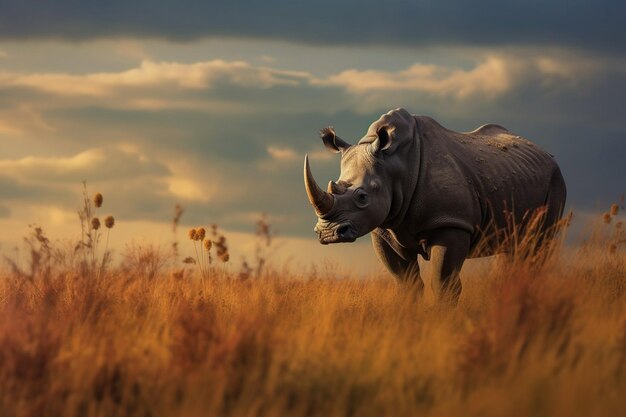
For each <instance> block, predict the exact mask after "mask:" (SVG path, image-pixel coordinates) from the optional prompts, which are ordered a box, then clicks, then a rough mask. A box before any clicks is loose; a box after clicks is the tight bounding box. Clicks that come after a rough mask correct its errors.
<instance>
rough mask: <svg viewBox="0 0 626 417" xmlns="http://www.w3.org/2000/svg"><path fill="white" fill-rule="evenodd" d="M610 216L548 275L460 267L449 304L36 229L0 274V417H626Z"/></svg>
mask: <svg viewBox="0 0 626 417" xmlns="http://www.w3.org/2000/svg"><path fill="white" fill-rule="evenodd" d="M607 216H608V217H607ZM607 216H605V217H604V219H602V218H600V219H599V220H598V222H597V223H598V224H596V225H595V226H594V230H593V233H591V234H590V235H589V236H588V238H587V240H586V241H585V242H581V243H580V244H579V245H578V246H576V247H573V248H569V249H567V250H561V251H558V252H557V253H555V254H554V255H553V256H552V257H551V258H550V259H549V260H548V261H547V262H546V263H545V265H544V266H543V267H541V268H540V267H538V266H536V265H534V264H532V263H531V262H528V261H521V260H516V261H515V262H513V263H509V262H502V261H501V260H497V259H496V260H493V259H492V260H489V261H487V263H486V264H485V265H484V266H483V267H481V268H468V269H467V270H464V271H463V273H462V280H463V283H464V289H463V293H462V296H461V301H460V303H459V305H458V306H457V307H456V308H449V307H445V306H440V305H436V304H434V303H433V301H432V296H428V295H429V294H427V297H426V299H425V300H424V301H420V302H418V301H416V300H415V298H414V297H413V295H412V293H411V291H409V290H407V289H406V288H403V287H401V286H398V285H397V284H396V283H395V282H394V281H393V280H392V279H391V278H390V277H388V276H380V277H378V276H371V277H369V278H367V279H362V278H359V277H356V276H349V275H348V276H344V275H340V276H338V275H337V273H336V271H335V270H333V269H332V268H317V269H313V268H311V269H307V270H303V271H294V270H291V271H290V270H287V269H286V268H284V267H283V266H281V265H271V264H269V265H268V266H267V267H265V268H263V270H262V272H261V273H260V274H258V275H257V274H255V273H249V274H247V275H249V276H248V277H247V278H245V279H242V277H241V276H240V271H239V268H238V267H235V266H234V261H233V260H231V261H230V263H232V264H233V266H232V267H225V266H224V265H225V264H224V263H222V262H221V261H220V260H219V259H218V257H214V259H213V263H212V264H211V265H210V266H208V265H206V266H207V269H206V271H205V272H206V273H205V274H204V275H203V274H201V273H200V269H199V265H198V264H195V265H193V264H185V266H184V269H181V266H183V264H181V263H180V260H179V261H178V263H176V264H175V263H173V262H169V263H168V262H166V259H163V256H164V255H163V254H162V253H159V252H158V251H155V250H154V249H151V248H145V247H144V248H140V247H131V248H129V249H128V253H126V254H124V255H125V256H124V261H123V262H121V263H120V264H119V265H117V266H116V265H112V264H107V263H106V262H105V263H104V266H103V264H102V263H99V262H98V261H97V259H101V256H102V252H99V254H100V257H96V262H93V260H92V259H91V258H90V257H89V256H85V254H87V255H89V254H91V252H90V251H91V248H87V249H86V250H84V251H82V250H79V251H78V254H77V251H75V250H74V249H75V248H71V247H68V248H66V249H63V247H54V246H53V244H52V242H51V241H49V240H47V238H46V237H45V235H42V234H41V233H43V232H41V231H39V235H37V231H36V230H35V232H34V235H33V237H32V239H31V243H32V253H31V260H30V264H29V265H27V266H25V267H22V268H19V267H17V266H16V265H13V266H11V264H10V263H7V266H6V267H4V268H3V270H2V272H1V273H0V416H3V417H12V416H64V417H71V416H618V415H623V413H624V410H626V256H624V247H623V246H624V245H623V243H624V242H623V241H621V240H623V236H624V235H623V229H622V228H621V224H619V223H618V221H617V217H616V216H611V214H610V213H607ZM87 220H88V218H87ZM87 228H89V224H87ZM83 231H85V230H83ZM114 231H115V229H113V230H112V232H114ZM100 232H103V234H102V235H101V237H102V238H103V239H102V242H104V238H105V234H106V232H107V230H106V229H105V228H104V227H102V228H101V229H100ZM91 233H94V231H93V229H92V230H91ZM91 237H94V236H91ZM83 239H85V236H83ZM191 244H192V243H191V242H188V241H186V242H181V246H183V245H191ZM102 245H104V243H101V247H100V249H99V250H100V251H102V250H103V249H102ZM212 250H215V244H214V247H213V248H212ZM81 252H84V253H82V255H81ZM201 256H202V255H200V257H201ZM199 260H200V261H202V259H199ZM204 263H205V264H206V259H205V262H204ZM425 281H426V284H427V289H428V276H427V274H426V276H425Z"/></svg>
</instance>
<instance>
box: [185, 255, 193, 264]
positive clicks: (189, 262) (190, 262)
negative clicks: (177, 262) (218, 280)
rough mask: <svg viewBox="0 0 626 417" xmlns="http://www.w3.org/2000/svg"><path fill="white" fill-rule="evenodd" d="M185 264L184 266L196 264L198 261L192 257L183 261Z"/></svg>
mask: <svg viewBox="0 0 626 417" xmlns="http://www.w3.org/2000/svg"><path fill="white" fill-rule="evenodd" d="M183 263H184V264H195V263H196V260H195V259H193V258H192V257H191V256H188V257H186V258H185V259H183Z"/></svg>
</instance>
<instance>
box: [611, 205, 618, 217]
mask: <svg viewBox="0 0 626 417" xmlns="http://www.w3.org/2000/svg"><path fill="white" fill-rule="evenodd" d="M618 211H619V206H618V205H617V204H611V216H616V215H617V212H618Z"/></svg>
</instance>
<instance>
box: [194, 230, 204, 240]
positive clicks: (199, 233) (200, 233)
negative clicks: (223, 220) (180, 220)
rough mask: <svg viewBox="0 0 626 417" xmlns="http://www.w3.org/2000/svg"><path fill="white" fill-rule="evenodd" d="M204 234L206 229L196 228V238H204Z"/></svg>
mask: <svg viewBox="0 0 626 417" xmlns="http://www.w3.org/2000/svg"><path fill="white" fill-rule="evenodd" d="M205 236H206V230H205V229H204V227H198V228H197V229H196V240H204V237H205Z"/></svg>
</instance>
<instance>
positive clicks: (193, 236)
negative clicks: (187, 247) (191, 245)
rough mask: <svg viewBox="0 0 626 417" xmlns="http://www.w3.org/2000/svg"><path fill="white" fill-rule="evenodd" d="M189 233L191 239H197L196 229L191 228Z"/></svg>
mask: <svg viewBox="0 0 626 417" xmlns="http://www.w3.org/2000/svg"><path fill="white" fill-rule="evenodd" d="M187 235H188V236H189V239H191V240H196V229H194V228H191V229H189V232H187Z"/></svg>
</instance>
